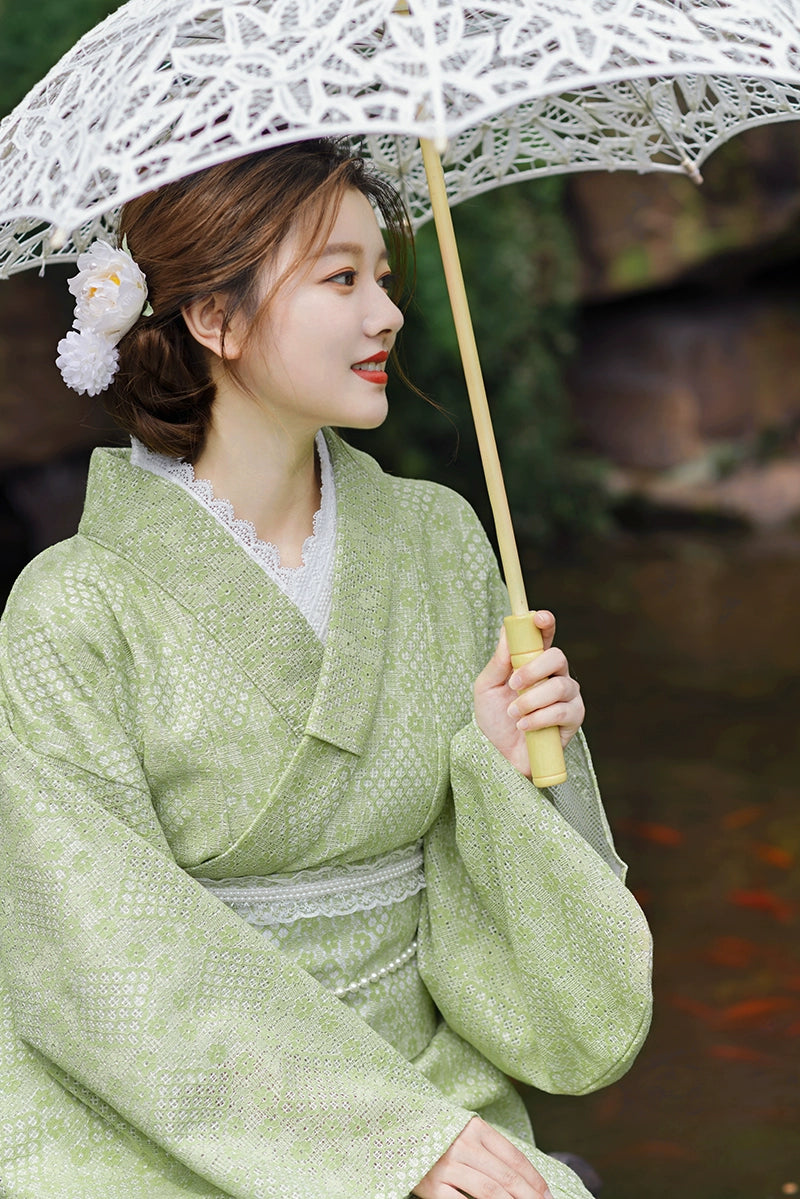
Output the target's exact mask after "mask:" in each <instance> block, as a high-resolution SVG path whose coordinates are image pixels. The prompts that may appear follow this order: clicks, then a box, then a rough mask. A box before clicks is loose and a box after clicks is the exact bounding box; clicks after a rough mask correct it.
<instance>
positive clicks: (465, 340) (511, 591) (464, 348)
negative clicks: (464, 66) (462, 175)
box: [420, 138, 567, 787]
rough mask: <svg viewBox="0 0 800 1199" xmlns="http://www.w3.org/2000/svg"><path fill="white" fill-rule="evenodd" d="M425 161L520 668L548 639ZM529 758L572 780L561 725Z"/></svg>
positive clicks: (532, 742)
mask: <svg viewBox="0 0 800 1199" xmlns="http://www.w3.org/2000/svg"><path fill="white" fill-rule="evenodd" d="M420 145H421V147H422V157H423V161H424V163H425V173H426V175H427V177H428V188H429V191H430V197H431V207H432V210H433V219H434V221H435V224H436V233H437V235H438V238H439V249H440V251H441V255H442V265H443V266H444V274H445V279H446V281H447V291H448V294H449V296H450V306H451V308H452V310H453V321H454V323H455V327H456V337H457V338H458V347H459V350H460V352H461V361H462V364H463V367H464V376H465V379H466V383H467V394H468V395H469V402H470V407H471V408H472V419H473V421H474V422H475V432H476V434H477V437H478V448H479V450H480V455H481V461H482V463H483V472H484V475H485V476H486V488H487V491H488V492H489V503H490V504H491V507H492V516H493V517H494V524H495V529H496V532H497V544H498V548H499V550H500V561H501V562H502V565H503V573H504V575H505V580H506V586H507V588H508V596H509V600H510V603H511V613H512V615H511V616H509V617H507V618H506V621H505V626H506V634H507V636H508V644H509V649H510V651H511V662H512V665H513V666H514V668H515V669H516V668H517V667H520V666H523V665H524V664H525V663H526V662H529V661H531V659H533V658H536V657H538V656H539V654H540V653H541V652H542V636H541V633H540V631H539V629H538V628H537V627H536V625H535V624H534V620H533V613H531V612H529V610H528V600H527V598H526V595H525V584H524V581H523V578H522V567H521V565H520V560H519V551H518V549H517V541H516V537H515V536H514V527H513V525H512V523H511V512H510V510H509V507H508V496H507V495H506V487H505V483H504V481H503V472H502V469H501V467H500V458H499V455H498V453H497V442H496V440H495V436H494V429H493V427H492V418H491V415H490V412H489V401H488V399H487V397H486V387H485V386H484V382H483V371H482V370H481V363H480V358H479V356H478V347H477V343H476V341H475V333H474V331H473V327H472V317H471V315H470V311H469V303H468V301H467V292H466V288H465V287H464V276H463V274H462V272H461V262H460V260H459V257H458V246H457V244H456V237H455V230H454V229H453V218H452V216H451V213H450V205H449V203H448V201H447V191H446V188H445V182H444V171H443V170H442V162H441V159H440V157H439V154H438V152H437V150H436V147H435V146H434V144H433V142H431V141H430V140H429V139H428V138H420ZM525 740H526V743H527V747H528V757H529V758H530V764H531V776H532V778H533V781H534V783H536V785H537V786H539V787H549V786H553V785H554V784H556V783H563V782H564V780H565V779H566V777H567V771H566V767H565V765H564V752H563V750H562V748H561V736H560V732H559V730H558V728H557V727H555V726H554V727H552V728H548V729H537V730H535V731H534V732H529V733H526V735H525Z"/></svg>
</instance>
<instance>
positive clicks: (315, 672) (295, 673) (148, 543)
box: [79, 430, 395, 754]
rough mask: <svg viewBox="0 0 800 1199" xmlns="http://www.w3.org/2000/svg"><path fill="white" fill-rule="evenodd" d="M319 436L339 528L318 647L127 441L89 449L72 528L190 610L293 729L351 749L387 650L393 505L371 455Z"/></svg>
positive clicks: (291, 611) (364, 724) (236, 549)
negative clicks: (135, 460) (139, 462)
mask: <svg viewBox="0 0 800 1199" xmlns="http://www.w3.org/2000/svg"><path fill="white" fill-rule="evenodd" d="M325 437H326V440H327V442H328V447H329V449H330V451H331V460H332V462H333V470H334V477H335V480H336V492H337V503H338V528H337V540H336V557H335V565H334V581H333V600H332V609H331V620H330V626H329V631H328V637H327V641H326V644H325V646H324V647H323V646H322V644H321V643H320V641H319V639H318V638H317V636H316V635H315V633H314V632H313V630H312V629H311V627H310V626H309V624H308V622H307V621H306V620H305V618H304V617H303V616H302V614H301V613H300V611H299V609H298V608H297V607H296V606H295V604H293V603H292V602H291V600H289V599H287V597H286V596H285V595H284V594H283V593H282V592H281V590H280V589H279V588H278V587H277V586H276V585H275V583H273V582H272V581H271V580H270V579H269V578H268V577H267V575H266V574H265V573H264V571H263V570H262V569H261V567H259V566H258V565H257V564H256V563H255V562H254V561H252V559H251V558H250V557H249V556H248V555H247V554H246V553H245V551H244V550H243V549H242V548H241V547H240V546H239V545H238V544H237V543H236V542H235V541H234V540H233V538H232V537H231V536H230V534H228V533H227V531H226V530H225V529H223V528H222V527H221V526H220V525H219V523H218V522H217V521H216V520H215V519H214V518H213V516H211V515H210V514H209V513H207V512H205V511H204V510H203V508H202V507H201V506H200V505H199V504H197V502H196V501H195V500H194V499H193V498H192V497H191V496H189V495H187V494H186V493H185V492H184V491H182V490H181V489H180V488H179V487H177V486H176V485H175V484H174V483H171V482H169V481H167V480H165V479H161V478H159V477H158V476H156V475H153V474H151V473H150V472H149V471H145V470H142V469H140V468H139V467H136V466H133V465H132V464H131V461H130V451H129V450H106V449H103V450H95V452H94V454H93V455H92V462H91V468H90V472H89V481H88V488H87V497H86V507H85V509H84V514H83V518H82V520H81V524H80V530H79V531H80V533H81V535H82V536H84V537H87V538H89V539H90V540H92V541H95V542H97V543H98V544H100V545H102V546H104V547H105V548H106V549H108V550H110V551H111V552H113V553H114V554H117V555H118V556H119V557H120V558H122V559H124V560H125V561H126V562H128V563H130V564H131V565H132V566H133V567H134V568H135V569H136V570H137V571H138V572H140V573H141V574H143V575H144V576H146V577H147V578H148V579H149V580H150V582H151V583H152V584H155V585H156V586H157V587H159V588H161V589H162V590H163V591H164V592H165V593H167V594H168V595H169V596H171V597H172V599H173V600H174V601H175V602H177V603H178V604H180V605H181V607H183V608H185V609H186V610H188V611H189V612H191V613H192V615H193V616H194V618H195V619H196V620H197V621H198V623H199V624H200V625H201V626H202V627H203V628H204V629H205V631H206V632H207V633H208V634H209V635H210V636H211V637H213V638H214V639H215V640H216V641H217V642H218V643H219V644H220V645H221V646H222V647H223V648H224V651H225V654H226V656H227V657H228V658H229V660H230V661H231V663H232V665H235V666H236V667H238V668H239V669H240V670H242V672H243V673H244V674H246V675H247V677H248V678H249V679H250V680H251V682H252V683H254V684H255V686H256V687H258V688H259V690H261V691H262V693H264V694H265V695H266V697H267V698H268V699H269V700H270V702H271V703H272V704H273V705H274V706H275V707H276V708H277V709H278V710H279V711H280V713H281V715H282V716H283V718H284V719H285V720H286V722H287V725H288V726H289V728H290V730H291V732H292V733H294V734H295V735H296V736H301V735H302V734H304V733H305V734H308V735H310V736H312V737H315V738H317V739H319V740H322V741H326V742H329V743H330V744H331V745H334V746H337V747H338V748H340V749H344V750H347V751H349V752H350V753H354V754H359V753H361V752H362V751H363V749H364V746H365V744H366V741H367V738H368V737H369V733H370V729H371V727H372V722H373V719H374V714H375V706H376V703H377V693H378V685H377V684H378V682H379V680H380V676H381V674H382V670H383V663H384V656H385V654H386V652H387V647H386V645H385V637H384V633H385V630H386V627H387V624H388V619H389V612H390V607H391V594H392V588H391V580H392V549H393V541H394V524H395V518H394V506H393V504H392V500H391V493H390V483H389V480H388V479H387V477H386V476H385V475H384V474H383V472H382V471H381V469H380V467H379V466H378V465H377V463H376V462H374V461H373V459H371V458H370V457H368V455H366V454H363V453H361V452H360V451H358V450H354V449H353V448H352V447H350V446H348V445H346V444H345V443H344V442H343V441H342V440H341V439H340V438H339V437H337V436H336V435H335V434H334V433H332V432H331V431H330V430H326V431H325Z"/></svg>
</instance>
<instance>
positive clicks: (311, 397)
mask: <svg viewBox="0 0 800 1199" xmlns="http://www.w3.org/2000/svg"><path fill="white" fill-rule="evenodd" d="M297 248H298V239H297V238H295V237H290V238H289V239H287V242H286V243H285V244H284V246H283V247H282V249H281V253H280V254H279V257H278V261H277V262H276V263H275V264H274V265H271V267H270V270H269V271H268V274H267V278H266V280H265V283H266V285H267V286H269V282H270V280H271V279H274V278H276V277H277V278H280V274H281V272H282V271H284V270H286V269H287V268H288V267H290V266H291V264H292V262H293V260H294V256H295V255H296V254H297ZM391 284H392V276H391V273H390V271H389V263H388V259H387V255H386V249H385V246H384V242H383V237H382V235H381V231H380V229H379V227H378V222H377V220H376V218H375V214H374V212H373V211H372V206H371V205H370V203H369V201H368V200H367V198H366V197H365V196H363V195H362V194H361V192H359V191H356V190H354V189H351V190H348V191H347V192H345V195H344V198H343V200H342V204H341V207H340V209H339V212H338V214H337V217H336V220H335V222H334V224H333V227H332V228H331V231H330V235H329V237H328V239H327V241H326V243H325V244H324V245H323V247H322V249H321V251H319V250H315V252H314V254H312V255H311V256H310V257H308V258H307V259H305V260H303V261H301V263H300V265H299V267H298V269H297V270H296V271H294V272H293V273H292V274H291V275H290V276H289V278H288V279H287V280H286V281H285V282H284V283H282V284H281V285H280V286H279V288H278V290H277V291H276V293H275V295H274V297H273V298H272V300H271V301H270V304H269V307H268V310H267V314H266V317H265V319H264V321H263V325H262V328H261V329H260V330H259V331H257V332H256V333H255V335H254V336H252V337H251V339H250V340H249V342H248V343H247V344H246V346H245V347H244V349H243V351H242V353H241V355H240V357H239V361H238V363H237V366H238V370H239V373H240V376H241V378H242V381H243V382H244V383H245V384H246V385H247V386H248V388H249V389H250V390H251V391H252V392H253V393H254V394H255V395H256V396H257V397H258V400H259V403H260V404H261V405H262V406H264V407H265V408H266V409H267V410H268V411H270V412H271V413H273V414H274V416H275V417H276V419H278V420H280V422H281V424H282V425H284V426H285V427H286V428H287V430H289V429H293V430H296V431H298V432H302V433H305V432H316V430H317V429H319V428H320V427H321V426H322V425H340V426H343V427H349V428H361V429H369V428H374V427H376V426H377V425H379V424H380V423H381V422H382V421H383V420H384V418H385V416H386V412H387V401H386V383H387V379H388V377H387V374H386V370H385V366H386V358H387V357H388V354H389V351H390V350H391V348H392V346H393V344H394V340H395V337H396V335H397V333H398V330H399V329H400V328H401V326H402V324H403V316H402V313H401V312H400V309H399V308H398V307H397V305H396V304H395V303H394V302H393V301H392V300H391V299H390V297H389V295H388V290H389V289H391Z"/></svg>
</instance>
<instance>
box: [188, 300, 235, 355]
mask: <svg viewBox="0 0 800 1199" xmlns="http://www.w3.org/2000/svg"><path fill="white" fill-rule="evenodd" d="M181 312H182V314H183V319H184V320H185V321H186V327H187V329H188V330H189V332H190V333H191V335H192V337H193V338H194V339H195V341H197V342H199V343H200V345H201V346H205V348H206V349H207V350H210V351H211V353H212V354H215V355H216V356H217V358H221V357H222V328H223V323H224V321H225V300H224V297H223V296H222V295H221V294H220V293H219V292H213V293H212V294H211V295H210V296H203V298H202V299H200V300H193V301H192V303H191V304H187V305H185V307H183V308H182V309H181ZM241 352H242V347H241V344H240V341H239V339H238V338H237V336H236V333H235V322H234V323H233V324H231V325H229V326H228V328H227V330H226V333H225V357H226V358H238V357H239V355H240V354H241Z"/></svg>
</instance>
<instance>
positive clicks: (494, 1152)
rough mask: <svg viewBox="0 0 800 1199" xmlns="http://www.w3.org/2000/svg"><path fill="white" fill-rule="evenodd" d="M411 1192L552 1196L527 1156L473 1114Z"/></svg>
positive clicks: (491, 1198) (457, 1198)
mask: <svg viewBox="0 0 800 1199" xmlns="http://www.w3.org/2000/svg"><path fill="white" fill-rule="evenodd" d="M412 1193H413V1194H414V1195H418V1196H419V1199H463V1197H464V1196H465V1195H468V1196H469V1197H470V1199H553V1196H552V1194H551V1192H550V1190H549V1189H548V1186H547V1183H546V1182H545V1180H544V1179H543V1178H542V1176H541V1174H540V1173H539V1172H538V1170H534V1168H533V1166H532V1165H531V1163H530V1162H529V1161H528V1159H527V1157H525V1155H524V1154H523V1153H520V1151H519V1149H516V1148H515V1147H514V1146H513V1145H512V1144H511V1142H510V1141H507V1140H506V1138H505V1137H504V1136H503V1135H502V1133H499V1132H497V1130H496V1129H494V1128H492V1126H491V1125H490V1124H487V1123H486V1121H485V1120H481V1118H480V1116H473V1118H472V1119H471V1120H470V1122H469V1124H468V1125H467V1127H466V1128H465V1129H464V1130H463V1131H462V1132H460V1133H459V1134H458V1136H457V1137H456V1139H455V1140H454V1141H453V1143H452V1145H451V1146H450V1148H449V1149H448V1150H447V1152H446V1153H443V1154H442V1156H441V1157H440V1158H439V1160H438V1162H436V1164H435V1165H434V1166H431V1168H430V1170H429V1171H428V1173H427V1174H426V1175H425V1177H424V1178H423V1179H422V1182H420V1183H418V1184H417V1186H416V1187H415V1188H414V1190H413V1192H412Z"/></svg>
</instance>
